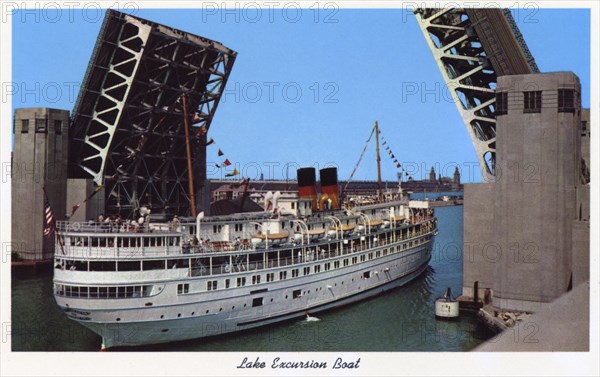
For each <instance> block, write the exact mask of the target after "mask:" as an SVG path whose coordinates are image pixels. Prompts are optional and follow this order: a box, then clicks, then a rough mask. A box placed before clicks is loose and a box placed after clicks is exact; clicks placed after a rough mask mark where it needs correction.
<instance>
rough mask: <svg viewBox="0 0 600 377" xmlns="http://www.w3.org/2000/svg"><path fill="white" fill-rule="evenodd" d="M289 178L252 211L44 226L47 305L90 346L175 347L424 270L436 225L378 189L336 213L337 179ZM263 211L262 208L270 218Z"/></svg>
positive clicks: (382, 287) (330, 303)
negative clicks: (48, 253)
mask: <svg viewBox="0 0 600 377" xmlns="http://www.w3.org/2000/svg"><path fill="white" fill-rule="evenodd" d="M320 173H321V174H320V175H321V195H320V196H318V195H317V189H316V186H317V185H316V179H315V175H316V174H315V169H314V168H303V169H299V170H298V186H299V187H298V192H299V195H298V197H297V198H293V199H289V198H288V199H285V200H284V199H283V198H282V199H280V200H278V199H279V198H278V195H276V194H275V195H267V196H268V198H269V199H270V200H271V203H266V204H267V205H266V206H265V208H267V210H265V211H263V212H249V213H238V214H232V215H228V216H213V217H204V216H203V213H200V214H198V216H197V217H196V218H193V217H190V218H187V219H186V218H181V219H179V218H177V217H175V218H173V220H172V221H165V222H163V223H155V222H151V221H150V216H149V211H147V210H144V211H140V213H141V215H142V217H143V219H144V221H140V222H139V226H128V225H127V224H119V223H117V222H114V221H113V222H110V221H105V222H97V223H95V222H87V223H80V222H68V221H62V222H57V224H56V229H55V230H56V253H55V261H54V262H55V268H54V296H55V299H56V302H57V303H58V306H59V307H60V308H61V309H62V310H63V311H64V312H65V313H66V315H67V316H68V317H69V318H70V319H72V320H75V321H77V322H79V323H80V324H82V325H84V326H86V327H88V328H89V329H91V330H92V331H94V332H95V333H97V334H99V335H100V336H101V337H102V348H105V347H106V348H108V347H114V346H135V345H145V344H156V343H165V342H173V341H180V340H186V339H194V338H201V337H206V336H213V335H219V334H224V333H229V332H234V331H240V330H245V329H250V328H254V327H257V326H262V325H267V324H271V323H275V322H279V321H283V320H288V319H292V318H297V317H306V316H307V315H308V314H309V313H310V314H314V313H318V312H320V311H323V310H327V309H332V308H336V307H339V306H342V305H346V304H350V303H353V302H356V301H359V300H363V299H366V298H368V297H372V296H374V295H377V294H380V293H382V292H384V291H386V290H389V289H392V288H394V287H398V286H401V285H403V284H405V283H407V282H409V281H411V280H412V279H414V278H415V277H417V276H418V275H419V274H421V273H422V272H423V271H425V269H426V268H427V266H428V262H429V260H430V259H431V252H432V245H433V239H434V236H435V235H436V234H437V219H436V218H435V217H434V213H433V210H432V209H427V208H410V206H409V201H408V199H406V198H403V197H402V194H401V192H400V193H397V195H396V196H393V195H386V196H385V199H384V196H383V195H382V193H381V191H379V195H378V198H375V199H374V200H372V201H370V202H369V204H352V203H353V202H352V201H350V200H348V201H347V202H346V203H345V204H344V205H342V203H341V200H340V198H339V195H338V190H339V188H338V182H337V170H336V169H335V168H327V169H322V170H321V171H320ZM271 208H272V209H271Z"/></svg>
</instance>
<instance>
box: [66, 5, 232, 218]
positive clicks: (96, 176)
mask: <svg viewBox="0 0 600 377" xmlns="http://www.w3.org/2000/svg"><path fill="white" fill-rule="evenodd" d="M235 57H236V52H235V51H232V50H230V49H228V48H227V47H225V46H223V45H222V44H220V43H219V42H216V41H212V40H209V39H206V38H203V37H200V36H197V35H194V34H190V33H187V32H184V31H181V30H177V29H173V28H170V27H167V26H164V25H160V24H157V23H154V22H151V21H147V20H144V19H141V18H137V17H133V16H130V15H127V14H124V13H120V12H117V11H114V10H107V12H106V17H105V19H104V23H103V25H102V27H101V30H100V33H99V36H98V39H97V42H96V45H95V47H94V51H93V54H92V57H91V59H90V63H89V66H88V70H87V72H86V75H85V78H84V80H83V85H82V89H81V91H80V94H79V97H78V99H77V103H76V105H75V109H74V111H73V126H72V130H71V135H70V153H69V166H70V169H69V178H86V179H93V180H94V182H95V184H96V185H98V186H99V185H102V184H104V190H103V191H102V194H103V195H104V196H105V203H106V205H105V206H106V208H105V213H108V214H115V213H119V214H121V216H124V217H129V216H131V215H133V214H134V213H135V210H136V209H138V208H140V207H142V206H148V207H150V208H152V210H153V213H161V212H162V213H166V214H177V215H188V214H190V212H191V208H190V207H191V206H190V202H191V200H190V198H191V196H190V192H189V190H190V187H189V179H188V163H187V159H188V153H187V150H186V136H185V134H186V132H185V127H184V113H187V115H188V120H189V135H190V136H189V140H190V143H191V159H192V160H193V164H192V166H193V181H194V188H195V189H194V191H195V192H194V193H193V195H195V197H196V203H197V209H198V210H202V209H206V208H207V207H208V203H209V202H208V200H209V194H210V193H209V192H208V189H207V187H206V140H207V137H206V133H207V132H208V129H209V127H210V124H211V121H212V119H213V116H214V114H215V111H216V108H217V105H218V103H219V99H220V97H221V94H222V92H223V89H224V87H225V84H226V81H227V78H228V76H229V72H230V71H231V68H232V65H233V62H234V60H235ZM184 103H185V112H184Z"/></svg>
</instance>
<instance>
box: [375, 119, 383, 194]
mask: <svg viewBox="0 0 600 377" xmlns="http://www.w3.org/2000/svg"><path fill="white" fill-rule="evenodd" d="M375 144H376V145H377V195H378V197H379V201H383V193H382V191H381V156H380V155H379V125H378V124H377V121H375Z"/></svg>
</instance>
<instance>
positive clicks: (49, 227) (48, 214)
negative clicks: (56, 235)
mask: <svg viewBox="0 0 600 377" xmlns="http://www.w3.org/2000/svg"><path fill="white" fill-rule="evenodd" d="M44 197H45V203H44V215H45V218H46V225H45V226H44V236H46V237H50V235H51V234H52V232H53V231H54V214H53V213H52V207H50V201H49V200H48V195H46V190H44Z"/></svg>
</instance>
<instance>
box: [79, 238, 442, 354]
mask: <svg viewBox="0 0 600 377" xmlns="http://www.w3.org/2000/svg"><path fill="white" fill-rule="evenodd" d="M419 253H421V255H422V258H423V260H422V261H421V264H420V265H417V266H416V267H415V268H413V269H412V271H401V270H399V269H394V268H393V267H391V266H394V265H395V261H397V260H398V259H393V260H392V261H390V263H385V264H383V265H382V266H381V267H382V269H381V270H385V268H390V270H389V271H388V272H385V273H379V274H378V275H377V277H376V278H375V279H374V281H373V282H372V284H368V285H365V284H364V282H362V283H363V284H362V286H361V281H359V280H360V279H356V278H355V281H354V282H352V281H351V278H348V277H349V276H359V275H360V271H361V270H358V271H355V272H354V273H348V274H345V275H342V276H339V277H337V278H333V279H327V280H326V281H325V280H323V281H318V282H314V283H311V284H308V285H305V286H304V287H305V289H306V290H307V291H308V290H310V291H311V293H310V294H307V295H313V293H312V292H314V289H316V288H322V290H320V291H319V292H318V293H316V294H314V296H315V297H314V298H312V297H311V298H310V299H308V298H307V299H306V300H302V301H300V302H298V305H293V306H291V307H290V306H289V305H287V304H288V303H289V301H291V300H290V299H288V300H284V299H283V297H284V296H283V292H285V291H286V289H279V290H273V291H269V292H270V294H269V295H266V294H265V298H266V299H267V300H266V301H269V300H268V299H269V298H270V297H277V298H278V299H279V300H278V302H277V303H275V302H274V303H272V305H265V306H262V307H260V308H259V309H257V308H250V309H248V310H239V311H235V310H231V307H232V306H236V307H242V306H243V304H244V303H245V302H251V301H252V297H233V298H230V299H224V300H222V301H220V302H219V305H220V306H226V307H227V309H229V310H227V311H225V310H224V311H223V312H218V311H217V312H216V313H212V314H210V313H209V314H207V315H206V314H205V315H200V316H191V315H190V313H191V312H196V313H197V312H199V311H200V310H203V309H204V308H205V307H207V304H206V302H198V303H191V304H186V305H183V306H177V307H176V308H168V307H167V308H162V310H163V311H164V312H168V313H173V314H174V313H175V311H177V312H178V313H179V312H181V313H182V315H183V314H184V313H185V315H186V317H183V316H182V317H179V318H178V317H177V314H175V315H173V318H171V319H163V320H152V319H148V320H138V321H132V322H112V323H102V322H89V321H83V322H80V323H81V324H83V325H84V326H86V327H88V328H89V329H91V330H92V331H94V332H95V333H97V334H98V335H100V336H102V338H103V343H104V345H105V347H107V348H108V347H115V346H137V345H147V344H158V343H168V342H175V341H182V340H189V339H196V338H202V337H207V336H217V335H221V334H225V333H231V332H236V331H242V330H247V329H251V328H255V327H259V326H264V325H269V324H273V323H277V322H281V321H286V320H290V319H294V318H299V317H306V314H309V313H310V314H316V313H319V312H322V311H325V310H330V309H334V308H337V307H340V306H344V305H348V304H352V303H355V302H358V301H361V300H364V299H367V298H370V297H373V296H376V295H379V294H381V293H383V292H385V291H388V290H390V289H393V288H396V287H400V286H402V285H404V284H406V283H408V282H410V281H411V280H413V279H414V278H416V277H417V276H419V275H420V274H421V273H422V272H424V271H425V270H426V269H427V266H428V261H429V258H430V257H431V248H430V247H429V246H424V247H423V250H422V251H419ZM384 266H385V267H384ZM411 267H412V266H411ZM382 272H383V271H382ZM344 280H345V285H347V286H348V289H345V288H344V290H343V291H342V292H340V293H339V294H337V295H336V294H334V293H333V292H334V291H335V290H338V289H337V288H338V287H340V288H341V285H340V283H341V281H344ZM326 282H328V283H333V284H336V283H335V282H338V283H337V284H338V285H337V287H335V288H332V289H327V288H326V284H325V283H326ZM329 285H331V284H329ZM311 288H312V289H311ZM338 291H341V289H340V290H338ZM290 292H291V290H290ZM254 296H256V295H254ZM288 296H289V295H288ZM282 300H283V301H282ZM286 301H288V302H286ZM236 304H237V305H236ZM269 306H271V307H269ZM156 310H161V308H155V309H153V311H156ZM217 310H218V309H217ZM106 314H109V315H110V317H111V318H114V317H115V316H118V315H121V313H120V311H118V310H117V311H111V312H109V313H106ZM123 315H125V314H123ZM138 315H139V317H140V319H141V318H142V317H144V315H142V314H141V313H140V314H138ZM149 317H154V318H156V316H152V315H149ZM165 330H167V331H165Z"/></svg>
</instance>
